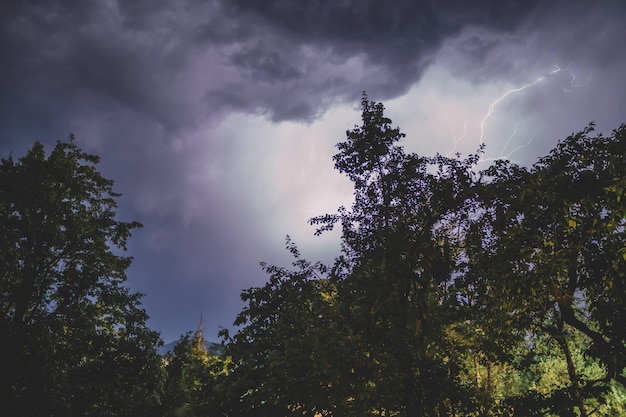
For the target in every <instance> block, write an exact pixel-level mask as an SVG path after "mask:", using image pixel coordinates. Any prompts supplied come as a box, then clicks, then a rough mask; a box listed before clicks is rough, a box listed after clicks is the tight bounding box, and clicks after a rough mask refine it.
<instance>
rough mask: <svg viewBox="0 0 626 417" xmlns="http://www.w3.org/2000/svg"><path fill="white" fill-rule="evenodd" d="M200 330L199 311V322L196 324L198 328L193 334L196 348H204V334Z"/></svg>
mask: <svg viewBox="0 0 626 417" xmlns="http://www.w3.org/2000/svg"><path fill="white" fill-rule="evenodd" d="M202 331H203V327H202V311H200V323H199V324H198V330H196V334H195V335H194V336H193V339H194V345H195V347H196V349H199V350H206V340H204V335H203V334H202Z"/></svg>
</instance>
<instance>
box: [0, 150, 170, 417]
mask: <svg viewBox="0 0 626 417" xmlns="http://www.w3.org/2000/svg"><path fill="white" fill-rule="evenodd" d="M97 163H98V157H96V156H94V155H90V154H86V153H84V152H82V151H81V150H80V149H79V148H78V146H77V145H76V144H75V143H74V140H73V138H70V140H69V141H66V142H58V143H57V144H56V146H55V147H54V149H53V150H52V151H51V152H50V154H49V155H46V152H45V150H44V146H43V145H42V144H41V143H39V142H37V143H35V144H34V145H33V147H32V148H31V149H30V150H29V151H28V152H27V153H26V155H25V156H23V157H21V158H19V159H18V160H17V161H16V160H14V159H13V158H12V157H9V158H8V159H2V161H1V163H0V284H1V285H0V287H1V288H2V297H1V299H0V335H1V336H2V341H3V345H4V347H5V348H6V350H5V353H4V354H3V361H4V365H3V367H2V372H1V373H0V374H1V375H0V380H1V383H2V388H1V389H2V391H3V392H4V393H7V394H8V395H6V396H3V397H4V398H5V399H6V401H5V402H4V403H3V410H5V412H6V415H15V416H28V415H48V416H52V415H63V416H73V415H76V416H78V415H80V416H84V415H90V416H106V415H135V416H137V415H146V414H147V413H149V412H150V410H151V408H152V407H153V406H154V405H155V404H156V403H157V402H158V395H159V392H160V391H159V390H160V384H161V359H160V357H159V356H158V355H157V353H156V350H155V347H156V345H157V343H159V335H158V333H156V332H154V331H152V330H150V329H149V328H148V327H147V326H146V324H145V322H146V320H147V315H146V312H145V311H144V310H143V309H142V308H141V306H140V298H141V295H140V294H136V293H131V292H130V291H129V290H128V288H126V287H125V286H124V284H125V280H126V269H127V268H128V266H129V265H130V262H131V259H130V258H129V257H126V256H123V255H122V254H121V253H122V252H123V251H124V250H125V249H126V241H127V239H128V237H129V236H130V234H131V231H132V230H133V229H135V228H137V227H139V226H140V224H139V223H136V222H123V221H119V220H117V219H116V201H115V199H116V198H117V197H119V194H117V193H115V192H114V191H113V182H112V181H111V180H108V179H106V178H104V177H102V175H101V174H100V173H99V172H98V170H97V169H96V164H97Z"/></svg>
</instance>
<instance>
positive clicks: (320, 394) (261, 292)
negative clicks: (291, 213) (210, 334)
mask: <svg viewBox="0 0 626 417" xmlns="http://www.w3.org/2000/svg"><path fill="white" fill-rule="evenodd" d="M287 249H288V250H289V251H290V252H291V253H292V255H293V256H294V258H295V260H294V262H293V265H292V266H293V267H294V270H290V269H287V268H282V267H277V266H273V265H266V264H263V268H264V270H265V272H267V273H268V275H269V280H268V282H267V284H266V285H264V286H262V287H259V288H250V289H248V290H246V291H244V292H243V293H242V296H241V297H242V300H243V301H244V302H246V307H244V309H243V310H242V312H241V313H240V314H239V315H238V316H237V319H236V320H235V325H236V326H239V330H238V331H237V333H236V334H235V335H234V336H233V337H232V338H230V337H229V335H228V332H227V331H223V332H222V334H223V336H225V337H226V340H227V341H228V344H227V349H226V354H227V355H229V357H230V358H231V359H232V367H231V372H230V374H229V375H228V376H227V377H226V378H225V379H224V381H223V383H222V387H223V389H222V392H223V393H224V394H225V400H226V401H225V414H226V415H229V416H248V415H249V416H288V415H294V416H297V415H299V416H303V415H305V416H314V415H346V414H345V413H344V412H343V410H344V408H345V406H346V402H347V401H348V400H347V396H348V394H347V393H348V392H350V391H349V390H347V389H343V387H342V382H343V381H342V379H341V375H342V374H344V373H346V372H349V371H350V370H349V368H348V369H346V363H347V361H346V359H347V355H346V354H345V353H346V350H345V349H343V347H344V346H345V344H344V343H343V342H342V340H341V338H340V332H338V326H340V323H338V319H339V317H338V316H337V315H336V312H335V311H334V308H335V305H334V298H335V291H334V287H333V284H332V282H330V281H329V280H328V279H327V278H326V276H327V269H326V267H325V266H324V265H323V264H321V263H311V262H309V261H307V260H305V259H303V258H302V257H301V256H300V253H299V251H298V249H297V248H296V246H295V244H294V243H293V242H291V240H290V239H289V237H288V238H287ZM350 393H351V392H350Z"/></svg>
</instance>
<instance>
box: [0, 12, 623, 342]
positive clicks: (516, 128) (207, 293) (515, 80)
mask: <svg viewBox="0 0 626 417" xmlns="http://www.w3.org/2000/svg"><path fill="white" fill-rule="evenodd" d="M625 52H626V2H623V1H620V0H616V1H603V0H595V1H582V0H581V1H565V0H562V1H539V0H537V1H513V0H491V1H488V0H480V1H464V0H451V1H436V0H431V1H425V0H414V1H408V0H398V1H374V0H334V1H331V0H328V1H323V0H316V1H313V0H308V1H305V0H302V1H297V0H292V1H288V0H264V1H258V0H213V1H211V0H202V1H200V0H197V1H194V0H156V1H154V0H128V1H115V0H103V1H95V0H94V1H85V0H74V1H71V0H56V1H55V0H30V1H12V2H8V1H7V2H3V3H2V5H0V152H1V156H2V157H7V156H8V155H9V153H10V152H12V153H13V155H14V157H18V156H21V155H23V154H24V152H25V151H26V150H27V149H28V148H29V147H30V146H31V145H32V144H33V142H34V141H35V140H39V141H41V142H43V143H44V144H46V145H47V147H48V149H50V148H51V147H52V146H53V145H54V143H55V142H56V141H57V140H59V139H66V138H67V137H68V135H69V134H70V133H74V134H75V135H76V138H77V143H78V144H79V146H81V147H82V148H83V149H84V150H85V151H88V152H91V153H95V154H97V155H99V156H100V157H101V160H102V162H101V164H100V170H101V171H102V172H103V174H104V175H105V176H106V177H108V178H111V179H113V180H115V184H116V190H117V191H119V192H121V193H122V194H123V197H122V198H121V199H120V200H119V205H120V207H119V218H120V220H137V221H140V222H142V223H143V224H144V228H143V229H140V230H138V231H136V232H135V233H134V235H133V237H132V238H131V240H130V242H129V243H130V244H129V252H130V255H132V256H133V257H134V263H133V266H132V267H131V268H130V270H129V271H128V275H129V281H128V285H129V286H130V287H131V288H132V289H133V290H134V291H140V292H142V293H145V294H146V295H145V297H144V298H143V306H144V307H145V308H146V310H147V312H148V314H149V315H150V320H149V322H148V324H149V325H150V327H152V328H153V329H155V330H158V331H160V332H161V334H162V337H163V339H164V340H165V341H166V342H169V341H172V340H174V339H177V338H178V337H179V336H180V335H181V334H182V333H184V332H186V331H188V330H193V329H195V328H196V327H197V325H198V320H199V316H200V313H201V312H202V313H203V315H204V328H205V331H206V333H207V336H208V338H210V339H212V340H217V331H218V330H219V327H220V326H222V327H231V324H232V322H233V320H234V318H235V316H236V314H237V313H238V312H239V311H240V309H241V308H242V306H243V305H242V303H241V302H240V300H239V294H240V292H241V290H242V289H244V288H248V287H251V286H260V285H263V283H264V282H265V280H266V276H265V275H264V274H263V273H262V271H261V269H260V267H259V262H261V261H266V262H268V263H273V264H279V265H285V266H286V265H288V264H289V262H290V259H289V256H288V254H287V252H286V251H285V250H284V243H285V236H286V235H287V234H289V235H290V236H291V237H292V238H293V240H294V241H295V242H296V244H298V245H299V246H300V248H301V251H302V252H303V255H304V256H305V257H307V258H309V259H311V260H322V261H325V262H330V261H331V260H332V259H333V258H334V257H335V256H336V255H338V250H339V245H338V235H337V234H336V233H335V234H329V235H326V236H322V237H314V236H313V232H314V229H313V228H312V227H311V226H309V225H308V224H307V220H308V219H309V218H310V217H313V216H315V215H319V214H324V213H328V212H334V211H335V210H336V209H337V207H338V206H340V205H349V204H350V202H351V196H352V188H351V184H350V183H349V182H348V181H347V179H345V178H343V177H342V176H341V175H340V174H339V173H337V172H336V171H334V170H333V164H332V159H331V158H332V155H333V154H334V153H335V150H336V149H335V144H336V143H337V142H339V141H342V140H343V139H344V138H345V131H346V130H347V129H351V128H352V127H354V125H355V124H359V122H360V120H359V117H360V111H359V99H360V96H361V92H362V91H367V93H368V95H369V97H370V99H372V100H375V101H381V102H383V103H384V104H385V108H386V114H387V116H389V117H390V118H391V119H392V120H393V122H394V124H395V125H398V126H400V128H401V129H402V130H403V131H404V132H405V133H406V134H407V137H406V138H405V141H404V145H405V147H406V149H407V150H408V151H410V152H417V153H420V154H424V155H433V154H435V153H436V152H439V153H442V154H446V155H452V154H454V153H455V152H461V153H463V154H467V153H469V152H473V151H475V150H476V149H477V148H478V146H479V144H480V143H485V144H486V146H487V149H486V154H485V158H484V159H485V160H484V161H483V162H482V163H481V164H482V166H484V167H486V166H487V164H489V162H490V161H492V160H493V158H498V157H507V158H510V159H512V160H514V161H516V162H519V163H522V164H531V163H533V162H534V161H535V160H536V158H537V157H539V156H542V155H545V154H546V153H547V152H548V151H549V150H550V149H551V148H552V147H553V146H554V145H555V144H556V142H557V140H559V139H564V138H565V137H566V136H568V135H569V134H571V133H573V132H577V131H579V130H581V129H582V128H584V127H585V126H586V125H587V124H588V123H589V122H591V121H595V122H596V123H597V130H598V131H602V132H605V133H610V132H611V131H612V130H613V129H615V128H617V127H618V126H619V125H620V124H621V123H623V122H626V53H625Z"/></svg>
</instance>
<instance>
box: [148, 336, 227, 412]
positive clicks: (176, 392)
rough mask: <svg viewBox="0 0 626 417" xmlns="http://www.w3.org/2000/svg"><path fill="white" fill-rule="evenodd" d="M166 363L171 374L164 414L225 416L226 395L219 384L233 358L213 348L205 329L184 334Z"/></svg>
mask: <svg viewBox="0 0 626 417" xmlns="http://www.w3.org/2000/svg"><path fill="white" fill-rule="evenodd" d="M164 363H165V371H166V375H167V377H166V382H165V389H164V391H165V392H164V395H163V401H162V408H161V412H160V415H162V416H164V417H169V416H172V417H174V416H176V417H194V416H222V415H223V414H222V412H221V402H222V396H221V393H219V392H218V391H217V389H216V387H217V385H218V384H219V382H220V381H221V379H223V377H224V376H225V375H226V374H227V370H228V366H229V364H230V359H229V358H228V357H221V356H220V355H217V354H216V353H214V352H211V351H209V349H208V348H207V346H206V340H204V338H203V337H202V332H201V330H198V331H197V332H196V333H195V334H194V335H193V336H192V335H191V333H187V334H185V335H183V336H181V338H180V339H179V340H178V342H177V343H176V344H175V345H174V349H173V352H168V353H167V354H166V355H165V358H164Z"/></svg>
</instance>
